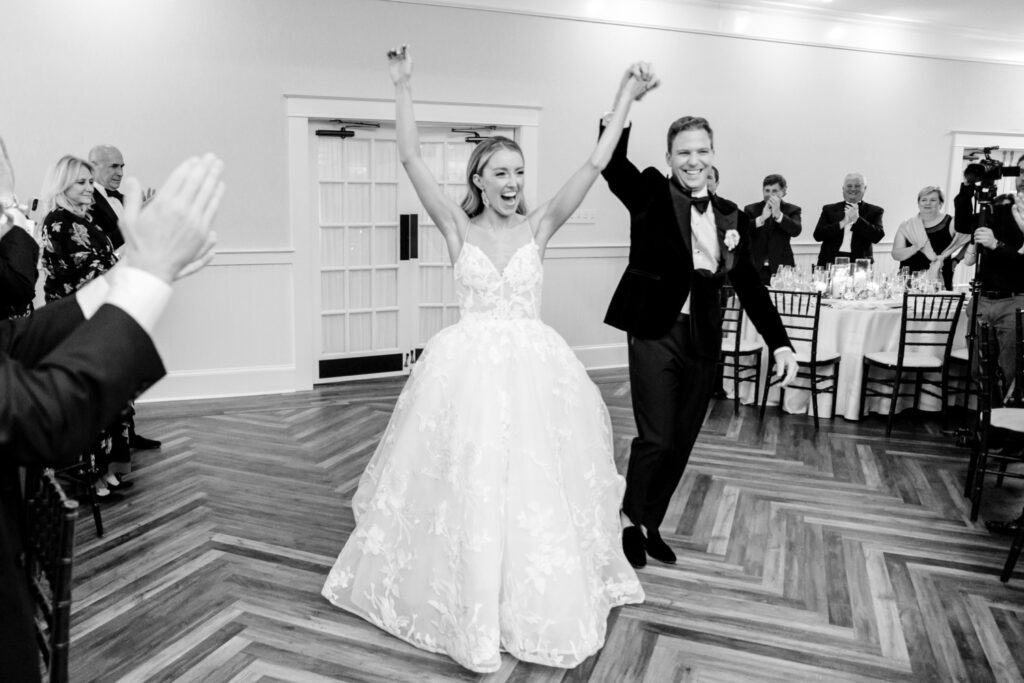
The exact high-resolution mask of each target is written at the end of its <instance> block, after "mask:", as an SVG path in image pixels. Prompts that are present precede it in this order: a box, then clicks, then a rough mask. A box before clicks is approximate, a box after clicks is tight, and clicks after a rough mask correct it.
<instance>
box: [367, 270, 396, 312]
mask: <svg viewBox="0 0 1024 683" xmlns="http://www.w3.org/2000/svg"><path fill="white" fill-rule="evenodd" d="M373 305H374V306H375V307H382V306H383V307H387V306H397V305H398V269H397V268H382V269H379V270H377V271H376V272H375V273H374V275H373Z"/></svg>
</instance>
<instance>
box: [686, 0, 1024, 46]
mask: <svg viewBox="0 0 1024 683" xmlns="http://www.w3.org/2000/svg"><path fill="white" fill-rule="evenodd" d="M672 1H674V2H676V3H678V4H704V3H703V2H697V3H694V2H692V1H691V0H672ZM713 4H718V5H722V6H724V7H730V8H744V7H758V8H761V9H763V10H765V11H773V10H775V11H780V10H781V11H786V10H793V9H799V10H800V11H805V12H814V13H818V14H821V15H825V16H831V17H833V18H835V19H836V20H839V21H850V20H853V21H858V20H860V21H877V22H885V23H893V24H897V25H925V26H929V27H931V28H933V29H944V30H946V31H948V32H949V34H950V35H951V36H956V35H957V34H959V33H961V32H963V31H964V30H968V31H972V32H973V31H978V32H985V33H991V34H993V35H998V36H1003V37H1007V38H1011V39H1015V40H1021V39H1022V38H1024V0H718V1H717V2H714V3H713Z"/></svg>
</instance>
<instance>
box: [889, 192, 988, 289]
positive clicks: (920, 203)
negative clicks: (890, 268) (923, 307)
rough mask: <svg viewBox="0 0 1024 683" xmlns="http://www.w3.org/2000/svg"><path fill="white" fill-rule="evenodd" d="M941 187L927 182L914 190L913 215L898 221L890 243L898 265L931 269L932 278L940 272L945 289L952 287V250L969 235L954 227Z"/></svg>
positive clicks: (911, 269)
mask: <svg viewBox="0 0 1024 683" xmlns="http://www.w3.org/2000/svg"><path fill="white" fill-rule="evenodd" d="M944 202H945V198H944V197H943V195H942V190H941V189H939V188H938V187H936V186H935V185H929V186H928V187H926V188H924V189H923V190H921V191H920V192H918V193H917V207H918V209H919V211H918V213H917V215H916V216H914V217H913V218H909V219H907V220H905V221H903V223H901V224H900V227H899V230H897V231H896V237H895V238H894V239H893V243H892V257H893V258H894V259H896V260H897V261H899V262H900V266H906V267H908V268H910V272H912V273H915V272H917V271H921V270H927V271H930V272H931V274H932V277H933V278H934V279H936V280H937V279H939V276H940V275H941V276H942V282H943V285H944V287H945V288H946V289H947V290H951V289H952V288H953V259H952V256H953V254H956V253H957V252H959V251H960V249H961V248H962V247H963V246H964V243H966V242H967V240H968V239H970V235H961V234H959V233H957V232H955V231H954V230H953V220H952V217H951V216H950V215H949V214H946V213H944V212H943V211H942V205H943V203H944Z"/></svg>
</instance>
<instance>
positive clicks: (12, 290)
mask: <svg viewBox="0 0 1024 683" xmlns="http://www.w3.org/2000/svg"><path fill="white" fill-rule="evenodd" d="M38 261H39V245H38V244H36V241H35V240H34V239H32V236H31V235H29V234H28V233H27V232H25V231H24V230H22V229H21V228H19V227H13V228H11V229H10V230H8V231H7V233H6V234H5V235H4V236H3V238H2V239H0V316H6V315H8V314H10V313H15V312H18V311H21V310H24V309H26V308H27V307H28V305H29V304H30V303H31V302H32V299H33V298H34V297H35V294H36V279H37V278H38V277H39V270H38V269H37V268H36V263H38Z"/></svg>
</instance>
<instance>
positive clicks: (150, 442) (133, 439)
mask: <svg viewBox="0 0 1024 683" xmlns="http://www.w3.org/2000/svg"><path fill="white" fill-rule="evenodd" d="M128 445H129V446H131V447H132V448H135V449H138V450H141V451H151V450H154V449H157V448H160V442H159V441H157V440H156V439H147V438H146V437H144V436H139V435H138V434H132V435H131V436H130V437H129V439H128Z"/></svg>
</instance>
